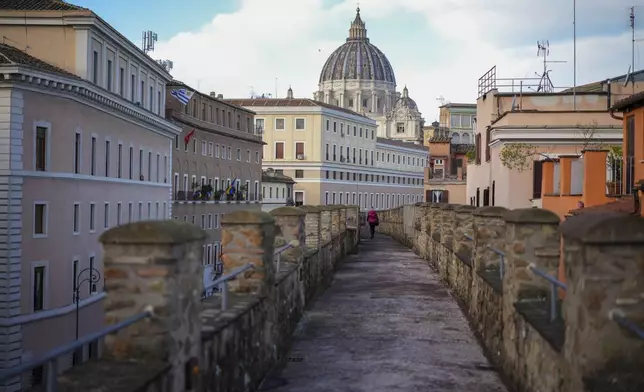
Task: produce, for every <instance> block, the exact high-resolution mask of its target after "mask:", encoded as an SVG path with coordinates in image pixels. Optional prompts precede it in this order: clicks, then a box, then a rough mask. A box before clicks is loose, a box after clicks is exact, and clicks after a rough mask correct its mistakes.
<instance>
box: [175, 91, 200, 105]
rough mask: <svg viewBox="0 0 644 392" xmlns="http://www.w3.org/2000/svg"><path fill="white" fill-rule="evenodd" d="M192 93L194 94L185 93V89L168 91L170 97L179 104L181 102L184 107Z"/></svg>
mask: <svg viewBox="0 0 644 392" xmlns="http://www.w3.org/2000/svg"><path fill="white" fill-rule="evenodd" d="M194 93H195V92H194V91H187V90H186V89H185V88H182V89H179V90H172V91H170V95H172V96H173V97H175V98H176V99H177V100H178V101H179V102H181V103H182V104H184V105H187V104H188V102H189V101H190V98H192V96H193V95H194Z"/></svg>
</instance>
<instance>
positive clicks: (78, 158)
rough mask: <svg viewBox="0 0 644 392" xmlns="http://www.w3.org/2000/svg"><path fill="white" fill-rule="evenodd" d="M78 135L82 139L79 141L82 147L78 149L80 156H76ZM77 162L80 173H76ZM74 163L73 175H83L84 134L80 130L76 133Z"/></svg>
mask: <svg viewBox="0 0 644 392" xmlns="http://www.w3.org/2000/svg"><path fill="white" fill-rule="evenodd" d="M76 135H78V136H79V139H80V140H79V143H80V146H79V147H78V156H76ZM76 160H78V173H77V172H76V167H75V166H76ZM73 162H74V163H73V165H74V169H73V170H74V171H73V173H74V174H82V173H83V132H81V131H80V130H76V132H74V161H73Z"/></svg>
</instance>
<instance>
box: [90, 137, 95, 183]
mask: <svg viewBox="0 0 644 392" xmlns="http://www.w3.org/2000/svg"><path fill="white" fill-rule="evenodd" d="M90 149H91V151H90V162H89V164H90V168H89V171H90V173H89V174H91V175H93V176H95V175H96V136H92V145H91V146H90Z"/></svg>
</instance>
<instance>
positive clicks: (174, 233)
mask: <svg viewBox="0 0 644 392" xmlns="http://www.w3.org/2000/svg"><path fill="white" fill-rule="evenodd" d="M206 238H208V233H207V232H206V231H205V230H202V229H201V228H200V227H198V226H196V225H193V224H191V223H188V222H179V221H176V220H170V219H168V220H158V221H140V222H135V223H128V224H126V225H122V226H117V227H114V228H112V229H110V230H107V231H105V232H103V234H101V236H100V237H99V238H98V240H99V242H101V243H102V244H103V245H105V244H132V245H135V244H139V245H143V244H150V245H152V244H164V245H174V244H180V243H186V242H192V241H199V240H204V239H206Z"/></svg>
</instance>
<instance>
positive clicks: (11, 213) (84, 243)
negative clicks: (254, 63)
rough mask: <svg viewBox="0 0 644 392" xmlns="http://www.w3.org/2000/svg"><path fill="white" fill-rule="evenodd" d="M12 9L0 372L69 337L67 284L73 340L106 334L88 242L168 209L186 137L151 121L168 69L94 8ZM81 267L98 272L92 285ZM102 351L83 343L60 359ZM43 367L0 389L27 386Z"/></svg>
mask: <svg viewBox="0 0 644 392" xmlns="http://www.w3.org/2000/svg"><path fill="white" fill-rule="evenodd" d="M28 3H30V4H31V5H30V6H29V4H28ZM3 4H5V3H3ZM8 4H9V5H8V7H9V8H10V9H8V10H7V9H6V7H5V9H0V16H1V17H2V21H3V22H2V23H3V24H2V25H0V34H1V35H3V36H4V37H5V38H6V39H5V42H7V43H11V45H13V46H8V45H6V44H2V45H0V138H2V140H1V141H0V145H1V146H2V147H1V148H0V155H1V158H0V165H2V170H0V184H1V185H0V187H1V189H2V192H0V197H1V198H2V200H0V220H1V221H2V222H4V224H2V225H0V237H2V242H3V244H4V246H3V252H1V253H0V269H1V270H2V271H5V272H3V273H2V276H0V303H1V304H0V336H2V338H1V339H0V369H2V368H9V367H12V366H15V365H17V364H19V363H20V362H21V361H25V360H29V359H31V358H35V357H38V356H40V355H42V354H43V353H45V352H47V351H49V350H51V349H53V348H55V347H57V346H60V345H63V344H65V343H69V342H72V341H73V340H75V338H76V333H77V329H76V325H77V324H76V304H75V295H74V293H75V288H76V287H79V296H80V300H79V308H80V311H79V314H78V319H79V323H78V335H79V336H83V335H85V334H88V333H91V332H95V331H97V330H99V329H100V328H102V326H103V322H104V318H103V308H104V307H105V306H109V304H105V303H104V302H105V301H104V299H105V298H106V295H105V291H104V283H107V285H108V287H109V279H110V277H109V276H105V274H104V273H103V268H102V253H101V246H100V244H99V243H98V241H97V239H98V237H99V236H100V234H101V233H102V232H103V231H104V230H105V229H107V228H110V227H113V226H116V225H119V224H122V223H127V222H131V221H138V220H142V219H167V218H168V217H170V215H171V176H170V163H171V161H172V142H173V140H174V137H175V136H176V135H178V134H179V132H180V131H181V129H180V128H179V127H178V126H176V125H173V124H171V123H170V122H168V121H167V120H166V119H165V118H164V117H163V116H162V115H160V114H164V113H165V84H166V83H167V82H168V81H170V80H171V79H172V78H171V76H170V75H169V73H168V72H166V70H165V69H164V68H163V67H161V66H160V65H159V64H158V63H157V62H155V61H154V60H153V59H151V58H150V57H149V56H147V55H146V54H145V53H143V52H142V51H141V50H139V49H138V48H137V47H136V46H135V45H134V44H132V43H131V42H129V41H127V40H125V39H124V37H123V36H121V35H120V34H119V33H118V32H116V31H115V30H114V29H113V28H112V27H111V26H109V25H107V24H106V23H105V22H104V21H103V20H101V19H100V18H99V17H98V16H96V15H95V14H94V13H92V12H91V11H89V10H85V9H82V8H79V7H75V6H71V5H69V4H64V7H63V5H61V3H60V2H53V1H40V2H38V4H37V6H38V7H41V9H37V10H34V7H33V4H34V3H33V2H25V1H22V2H21V1H17V0H13V1H10V2H9V3H8ZM28 6H29V7H30V8H29V9H30V10H26V9H25V8H28ZM0 7H3V5H0ZM38 7H36V8H38ZM54 7H58V8H54ZM60 7H63V9H62V10H61V8H60ZM52 10H56V11H55V12H54V11H52ZM26 20H28V21H29V23H27V22H26ZM21 49H26V50H27V51H28V52H29V54H27V53H25V52H24V51H23V50H21ZM88 269H92V270H95V272H97V273H98V274H100V279H97V280H96V282H94V283H92V282H90V281H89V278H90V273H89V270H88ZM83 271H84V272H83ZM97 273H94V276H98V274H97ZM79 275H80V277H79ZM97 351H98V347H85V348H84V350H83V353H77V354H76V355H74V356H70V358H68V359H67V360H63V361H61V363H60V364H59V366H60V367H61V368H62V369H64V368H65V367H68V366H71V365H73V363H74V362H80V361H82V360H83V358H88V357H93V356H96V355H97ZM81 354H82V357H81ZM42 374H43V372H42V369H35V370H34V371H33V372H30V373H29V374H26V375H24V377H22V380H20V379H16V380H12V381H11V382H10V383H8V384H5V385H0V390H6V391H19V390H23V388H28V387H29V386H31V385H36V384H38V383H40V382H41V381H42V380H41V377H42Z"/></svg>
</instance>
